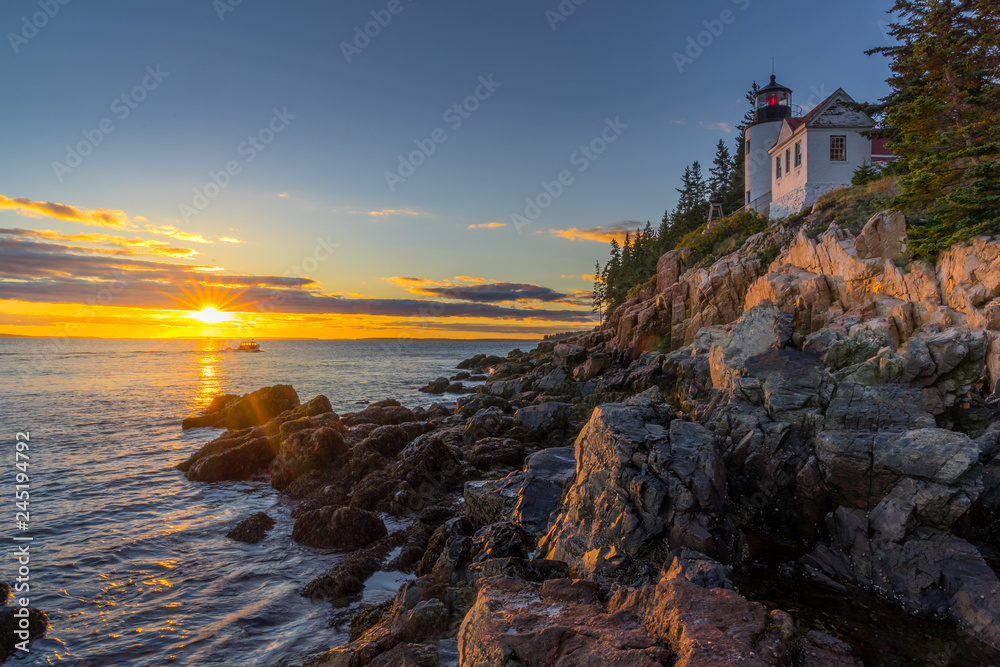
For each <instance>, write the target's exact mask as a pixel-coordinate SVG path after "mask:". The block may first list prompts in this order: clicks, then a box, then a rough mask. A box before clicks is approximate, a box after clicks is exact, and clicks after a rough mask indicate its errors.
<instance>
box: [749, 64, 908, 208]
mask: <svg viewBox="0 0 1000 667" xmlns="http://www.w3.org/2000/svg"><path fill="white" fill-rule="evenodd" d="M852 102H854V100H852V99H851V96H850V95H848V94H847V93H845V92H844V90H843V89H842V88H841V89H838V90H837V92H835V93H833V94H832V95H830V96H829V97H828V98H826V99H825V100H823V101H822V102H821V103H820V104H819V105H818V106H816V107H815V108H814V109H813V110H812V111H810V112H809V113H807V114H805V115H802V114H801V111H800V110H799V108H798V107H795V106H793V105H792V91H791V89H790V88H786V87H785V86H782V85H781V84H779V83H777V82H776V81H775V78H774V76H772V77H771V82H770V83H769V84H768V85H767V86H765V87H764V88H762V89H761V90H760V92H759V93H758V95H757V99H756V104H755V110H754V122H753V123H751V125H750V126H749V127H748V128H747V130H746V136H745V139H746V151H747V155H746V158H747V159H746V183H747V191H746V205H747V207H748V208H750V209H753V210H756V211H759V212H761V213H764V214H766V215H768V216H769V217H771V218H784V217H787V216H789V215H793V214H795V213H798V212H800V211H802V210H803V209H805V208H807V207H809V206H812V205H813V204H814V203H815V202H816V200H817V199H818V198H819V197H820V195H822V194H824V193H826V192H829V191H831V190H836V189H837V188H842V187H845V186H848V185H850V184H851V177H852V176H853V175H854V171H855V170H856V169H857V168H858V167H860V166H861V165H862V164H864V163H866V162H867V163H872V162H873V161H874V162H875V163H876V164H878V163H880V162H886V161H888V160H891V159H893V155H892V154H891V151H889V150H888V149H887V148H886V147H885V141H884V140H879V139H876V140H874V141H873V140H872V139H869V138H867V137H865V136H864V135H863V134H862V133H863V132H865V131H866V130H870V129H872V128H873V127H875V122H874V121H873V120H872V119H871V118H870V117H869V116H868V115H867V114H865V113H863V112H861V111H855V110H853V109H851V108H850V107H849V106H848V105H849V103H852Z"/></svg>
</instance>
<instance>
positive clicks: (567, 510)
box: [541, 404, 726, 571]
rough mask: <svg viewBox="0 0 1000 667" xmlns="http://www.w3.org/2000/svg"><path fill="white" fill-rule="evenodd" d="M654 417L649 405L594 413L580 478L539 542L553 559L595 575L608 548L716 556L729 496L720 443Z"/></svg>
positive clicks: (582, 442) (700, 430) (579, 446)
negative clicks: (660, 548)
mask: <svg viewBox="0 0 1000 667" xmlns="http://www.w3.org/2000/svg"><path fill="white" fill-rule="evenodd" d="M655 418H656V416H655V413H654V411H653V410H651V409H648V408H637V407H627V406H624V405H616V404H606V405H602V406H600V407H598V408H596V409H595V410H594V412H593V414H592V416H591V418H590V421H589V422H588V423H587V426H586V427H585V428H584V430H583V431H582V432H581V433H580V436H579V437H578V438H577V440H576V444H575V447H576V459H577V471H576V478H575V480H574V482H573V485H572V486H571V487H570V489H569V490H568V491H567V494H566V498H565V500H564V501H563V505H562V508H561V510H560V512H559V515H558V517H557V518H556V519H555V521H554V523H553V525H552V528H551V529H550V530H549V532H548V533H547V534H546V535H545V537H544V539H543V541H542V544H541V547H542V549H543V551H544V552H545V553H547V557H548V558H552V559H556V560H564V561H566V562H568V563H570V564H571V565H574V564H575V565H576V566H577V567H580V568H583V569H585V570H587V571H591V570H592V568H594V567H599V562H598V560H599V559H598V558H597V554H600V553H603V552H602V550H605V551H606V550H607V548H608V547H609V546H611V545H614V547H615V549H614V551H615V553H617V552H619V551H620V552H623V553H624V554H626V555H629V556H634V555H635V554H637V553H638V552H639V550H640V549H641V548H642V547H643V546H645V545H646V544H647V543H648V542H649V541H650V540H652V539H661V540H664V541H665V542H666V543H667V544H669V546H670V547H671V548H680V547H688V548H692V549H695V550H698V551H702V552H704V553H709V554H710V553H713V552H714V551H715V549H716V544H715V538H714V537H713V536H712V533H711V530H712V528H713V527H714V522H715V521H716V520H717V519H718V518H719V517H720V516H721V513H722V510H723V503H724V500H725V497H726V489H725V471H724V469H723V465H722V458H721V456H720V455H719V453H718V452H717V451H716V447H715V438H714V436H713V435H712V433H711V432H710V431H708V430H707V429H705V428H704V427H703V426H700V425H698V424H695V423H691V422H684V421H681V420H679V419H678V420H674V421H673V422H671V423H670V425H669V428H668V427H666V426H664V425H662V424H659V423H656V422H655V421H654V420H655ZM595 508H600V510H601V511H599V512H595V511H594V509H595ZM591 552H593V553H592V554H591V556H589V557H588V556H587V554H588V553H591ZM608 553H610V552H608ZM602 558H603V556H602ZM595 559H597V560H595Z"/></svg>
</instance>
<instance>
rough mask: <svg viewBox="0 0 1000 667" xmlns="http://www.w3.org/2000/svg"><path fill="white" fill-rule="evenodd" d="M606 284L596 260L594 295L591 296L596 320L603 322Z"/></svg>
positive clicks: (599, 264) (599, 263)
mask: <svg viewBox="0 0 1000 667" xmlns="http://www.w3.org/2000/svg"><path fill="white" fill-rule="evenodd" d="M605 287H606V284H605V280H604V276H603V274H602V273H601V262H600V260H598V262H597V264H596V265H595V266H594V297H593V304H594V306H593V311H594V312H595V313H597V316H598V318H599V319H598V322H599V323H600V324H604V303H605V301H606V299H607V292H606V290H605Z"/></svg>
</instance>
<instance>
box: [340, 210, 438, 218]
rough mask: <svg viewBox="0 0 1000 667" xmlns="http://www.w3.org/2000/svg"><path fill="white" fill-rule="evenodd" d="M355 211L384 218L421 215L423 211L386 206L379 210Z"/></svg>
mask: <svg viewBox="0 0 1000 667" xmlns="http://www.w3.org/2000/svg"><path fill="white" fill-rule="evenodd" d="M355 213H364V214H365V215H370V216H372V217H374V218H384V217H387V216H391V215H423V213H420V212H419V211H411V210H409V209H405V208H403V209H398V208H386V209H382V210H381V211H355Z"/></svg>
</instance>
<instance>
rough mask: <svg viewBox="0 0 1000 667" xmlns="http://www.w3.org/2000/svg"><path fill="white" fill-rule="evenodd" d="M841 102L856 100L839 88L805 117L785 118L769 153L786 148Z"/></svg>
mask: <svg viewBox="0 0 1000 667" xmlns="http://www.w3.org/2000/svg"><path fill="white" fill-rule="evenodd" d="M840 100H849V101H851V102H853V101H854V98H852V97H851V96H850V95H848V94H847V92H846V91H845V90H844V89H843V88H838V89H837V90H836V91H834V93H833V94H832V95H830V96H829V97H827V98H826V99H825V100H823V101H822V102H820V103H819V104H817V105H816V106H815V107H813V109H812V110H811V111H810V112H809V113H807V114H806V115H805V116H802V117H801V118H785V119H784V120H783V121H782V124H783V127H782V128H781V131H780V132H779V133H778V139H777V141H775V143H774V146H772V147H771V149H770V150H769V151H768V152H769V153H770V152H771V151H776V150H778V147H779V146H784V145H785V144H786V143H787V142H788V141H789V139H791V138H792V137H793V136H795V135H797V134H801V133H803V132H805V130H806V128H808V127H810V126H811V125H812V124H813V121H815V120H816V119H817V118H819V117H820V116H821V115H823V114H824V113H825V112H826V111H827V110H829V109H830V107H832V106H833V105H834V104H835V103H836V102H838V101H840ZM872 125H874V123H872ZM779 152H780V151H779Z"/></svg>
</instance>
